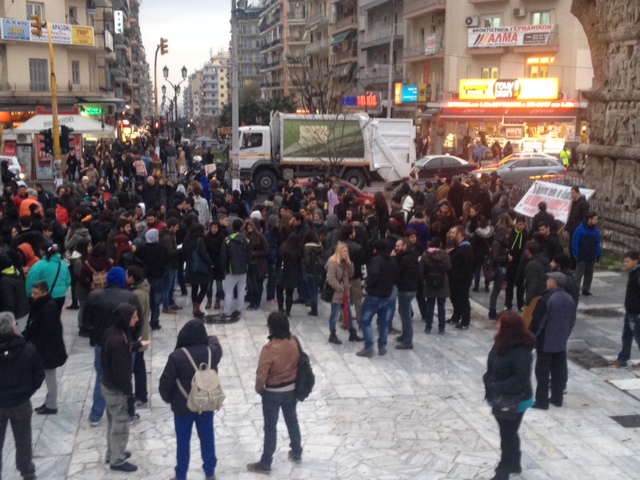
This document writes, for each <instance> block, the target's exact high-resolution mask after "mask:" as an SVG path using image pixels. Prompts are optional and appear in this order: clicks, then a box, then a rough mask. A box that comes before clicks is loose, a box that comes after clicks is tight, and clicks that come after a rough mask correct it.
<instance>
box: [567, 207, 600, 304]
mask: <svg viewBox="0 0 640 480" xmlns="http://www.w3.org/2000/svg"><path fill="white" fill-rule="evenodd" d="M571 249H572V251H573V255H574V257H575V259H576V272H575V277H576V284H577V285H578V288H580V285H581V284H582V292H581V293H582V295H583V296H585V297H590V296H591V295H593V294H592V293H591V282H592V281H593V269H594V267H595V264H596V262H599V261H600V257H601V256H602V237H601V236H600V229H599V228H598V214H597V213H596V212H589V213H588V214H587V219H586V220H584V221H583V222H582V223H581V224H580V226H579V227H578V228H577V229H576V231H575V233H574V234H573V237H572V238H571ZM583 277H584V283H583V281H582V280H583Z"/></svg>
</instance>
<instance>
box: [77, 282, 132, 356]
mask: <svg viewBox="0 0 640 480" xmlns="http://www.w3.org/2000/svg"><path fill="white" fill-rule="evenodd" d="M123 303H128V304H129V305H132V306H134V307H135V308H137V309H138V317H140V318H143V312H142V308H141V307H140V304H139V303H138V299H137V298H136V296H135V295H134V294H133V293H132V292H130V291H129V290H125V289H124V288H122V287H119V286H117V285H109V284H107V286H106V288H103V289H101V290H94V291H93V292H91V293H90V294H89V296H88V297H87V301H86V303H85V304H84V309H83V310H81V312H82V321H81V322H80V324H81V325H84V326H85V327H86V328H88V329H89V331H90V342H91V345H99V346H103V345H104V344H103V340H104V338H103V337H104V333H105V331H106V330H107V329H108V328H109V327H110V326H111V325H113V321H114V319H113V311H114V310H115V309H116V307H118V306H119V305H121V304H123Z"/></svg>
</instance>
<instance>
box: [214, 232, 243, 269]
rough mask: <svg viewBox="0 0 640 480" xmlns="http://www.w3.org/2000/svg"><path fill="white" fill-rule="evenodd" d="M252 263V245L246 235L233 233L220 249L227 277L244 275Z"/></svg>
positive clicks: (221, 261) (221, 260) (221, 262)
mask: <svg viewBox="0 0 640 480" xmlns="http://www.w3.org/2000/svg"><path fill="white" fill-rule="evenodd" d="M250 261H251V243H249V240H248V239H247V237H245V236H244V234H242V233H240V232H236V233H232V234H231V235H229V236H228V237H227V238H225V240H224V242H222V248H221V249H220V264H221V265H222V268H223V270H224V273H225V275H226V274H230V275H244V274H245V273H247V268H248V267H249V262H250Z"/></svg>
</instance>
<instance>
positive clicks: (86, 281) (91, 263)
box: [78, 254, 113, 292]
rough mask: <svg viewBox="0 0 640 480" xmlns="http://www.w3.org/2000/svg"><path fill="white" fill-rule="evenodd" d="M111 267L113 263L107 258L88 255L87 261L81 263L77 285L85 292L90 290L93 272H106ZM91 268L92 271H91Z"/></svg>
mask: <svg viewBox="0 0 640 480" xmlns="http://www.w3.org/2000/svg"><path fill="white" fill-rule="evenodd" d="M111 267H113V261H112V260H111V259H110V258H109V257H96V256H95V255H93V254H90V255H89V256H88V257H87V260H86V261H85V262H83V263H82V267H81V268H80V274H79V275H78V283H79V284H80V286H81V287H82V288H83V289H84V290H85V291H86V292H89V291H90V290H91V282H92V281H93V271H94V270H95V271H96V272H102V271H106V272H108V271H109V270H111ZM92 268H93V270H91V269H92Z"/></svg>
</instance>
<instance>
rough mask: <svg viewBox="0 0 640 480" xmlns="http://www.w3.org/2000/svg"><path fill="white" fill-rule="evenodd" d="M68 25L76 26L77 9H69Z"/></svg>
mask: <svg viewBox="0 0 640 480" xmlns="http://www.w3.org/2000/svg"><path fill="white" fill-rule="evenodd" d="M68 20H69V23H71V24H72V25H77V24H78V9H77V8H76V7H69V18H68Z"/></svg>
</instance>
